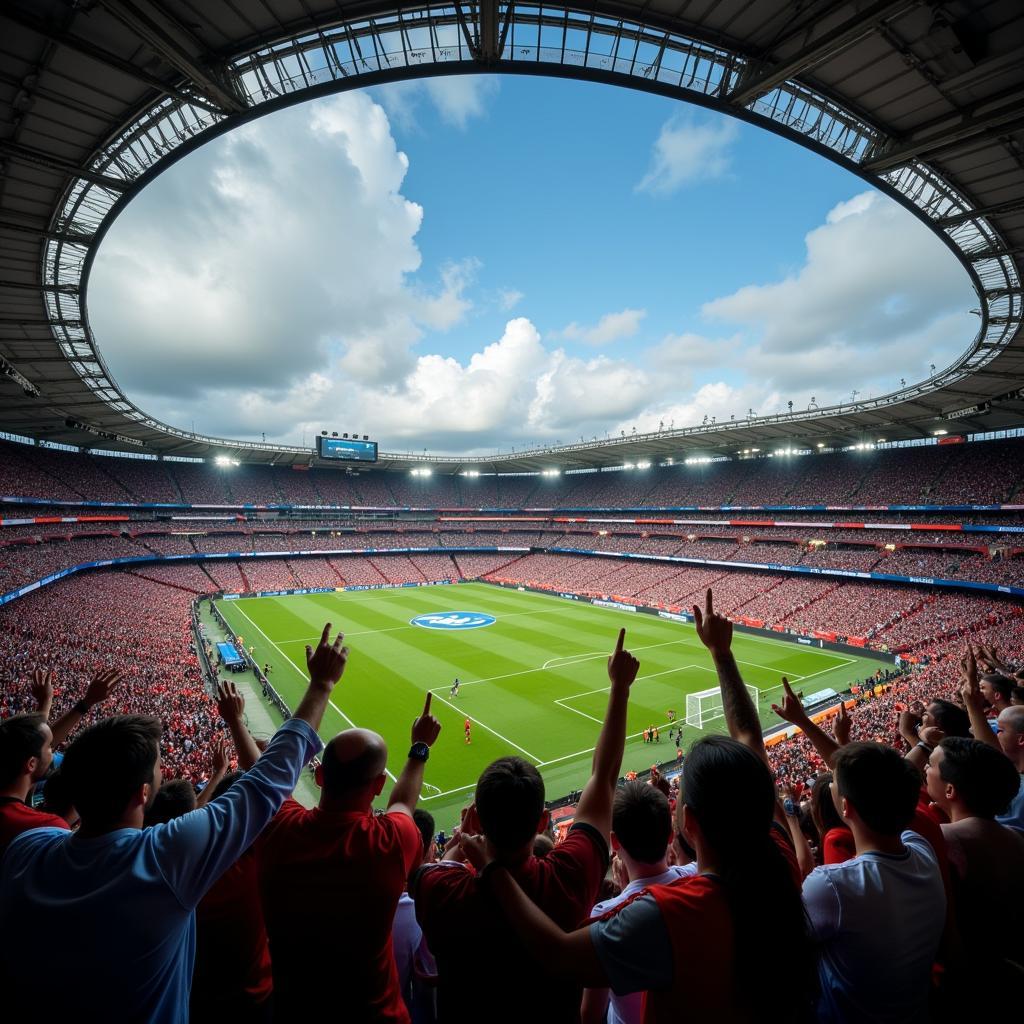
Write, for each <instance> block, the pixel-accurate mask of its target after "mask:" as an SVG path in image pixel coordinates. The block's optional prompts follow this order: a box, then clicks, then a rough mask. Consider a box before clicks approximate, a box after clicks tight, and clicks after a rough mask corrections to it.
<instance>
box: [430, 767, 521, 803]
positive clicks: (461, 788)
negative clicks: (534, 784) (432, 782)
mask: <svg viewBox="0 0 1024 1024" xmlns="http://www.w3.org/2000/svg"><path fill="white" fill-rule="evenodd" d="M538 767H539V766H538ZM467 789H476V783H475V782H471V783H470V784H469V785H468V786H459V787H458V789H446V790H445V791H444V792H443V793H435V794H434V795H433V796H421V797H420V800H421V801H423V800H440V799H441V797H443V796H451V795H452V793H465V792H466V790H467Z"/></svg>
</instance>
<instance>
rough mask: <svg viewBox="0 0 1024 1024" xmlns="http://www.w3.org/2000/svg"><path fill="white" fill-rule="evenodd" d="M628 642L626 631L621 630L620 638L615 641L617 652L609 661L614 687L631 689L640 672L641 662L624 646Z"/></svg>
mask: <svg viewBox="0 0 1024 1024" xmlns="http://www.w3.org/2000/svg"><path fill="white" fill-rule="evenodd" d="M625 642H626V631H625V630H624V629H620V630H619V637H618V639H617V640H616V641H615V650H614V651H613V652H612V654H611V657H610V658H609V659H608V678H609V679H610V680H611V681H612V686H613V687H620V686H625V687H626V688H627V689H629V687H630V686H632V685H633V680H634V679H636V674H637V672H639V671H640V662H639V661H638V660H637V659H636V658H634V657H633V655H632V654H630V653H629V651H627V650H626V649H625V648H624V647H623V646H622V645H623V644H624V643H625Z"/></svg>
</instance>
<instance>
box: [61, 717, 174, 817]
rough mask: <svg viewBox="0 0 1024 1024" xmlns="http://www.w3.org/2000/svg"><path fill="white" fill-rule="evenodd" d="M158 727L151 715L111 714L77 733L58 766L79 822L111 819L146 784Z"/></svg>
mask: <svg viewBox="0 0 1024 1024" xmlns="http://www.w3.org/2000/svg"><path fill="white" fill-rule="evenodd" d="M162 732H163V727H162V726H161V725H160V719H159V718H154V717H153V716H151V715H115V716H113V717H111V718H103V719H101V720H100V721H98V722H97V723H96V724H95V725H91V726H89V728H88V729H86V730H85V731H84V732H82V733H80V734H79V736H78V738H77V739H76V740H75V741H74V743H72V744H71V746H70V747H68V751H67V753H66V754H65V755H64V762H63V763H62V764H61V771H62V772H64V774H65V775H66V777H67V780H68V786H69V789H70V796H71V802H72V803H73V804H74V805H75V808H76V809H77V810H78V813H79V815H81V818H82V822H83V824H85V825H88V826H89V828H91V829H95V828H101V829H102V828H104V827H106V826H109V825H112V824H114V822H116V821H117V820H118V819H119V818H120V817H121V815H122V814H123V813H124V810H125V808H126V807H127V806H128V801H129V800H130V799H131V798H132V796H133V795H134V794H135V793H136V792H137V791H138V789H139V787H140V786H141V785H143V784H144V783H147V782H148V783H152V781H153V772H154V770H155V768H156V762H157V758H158V757H159V754H160V735H161V733H162Z"/></svg>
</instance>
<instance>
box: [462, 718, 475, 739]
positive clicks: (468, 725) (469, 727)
mask: <svg viewBox="0 0 1024 1024" xmlns="http://www.w3.org/2000/svg"><path fill="white" fill-rule="evenodd" d="M464 728H465V730H466V742H467V743H472V742H473V737H472V735H471V733H472V731H473V723H472V722H471V721H470V720H469V719H468V718H467V719H466V724H465V726H464Z"/></svg>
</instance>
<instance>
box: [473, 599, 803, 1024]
mask: <svg viewBox="0 0 1024 1024" xmlns="http://www.w3.org/2000/svg"><path fill="white" fill-rule="evenodd" d="M694 621H695V623H696V626H697V633H698V635H699V636H700V639H701V641H702V642H703V643H704V645H705V646H706V647H707V648H708V649H709V650H710V651H711V654H712V656H713V658H714V661H715V668H716V670H717V672H718V678H719V684H720V686H721V688H722V695H723V707H724V708H725V713H726V722H727V725H728V726H729V732H730V734H731V735H733V736H735V737H737V739H728V738H726V737H722V736H711V737H707V738H705V739H702V740H700V741H699V742H698V743H696V744H694V746H693V748H692V750H691V751H690V754H689V756H688V757H687V758H686V763H685V765H684V768H683V779H684V781H683V786H682V799H681V801H680V804H679V808H678V810H677V814H676V828H677V829H678V831H679V832H680V833H681V834H682V836H683V838H684V839H685V841H686V842H687V843H688V844H689V845H690V846H692V847H693V848H694V849H695V850H696V853H697V868H698V872H699V873H698V874H697V875H694V876H692V877H689V878H682V879H680V880H679V881H677V882H674V883H672V884H670V885H660V886H653V887H652V888H650V889H646V890H644V891H643V892H640V893H638V894H637V895H636V896H635V897H634V898H633V899H631V900H629V901H628V902H627V903H624V904H622V905H621V906H619V907H617V908H616V909H615V910H614V911H612V912H611V913H610V914H608V915H606V917H604V918H601V919H599V920H597V921H595V922H593V923H592V924H591V925H589V927H586V928H579V929H577V930H576V931H570V932H566V931H565V930H564V928H563V927H560V926H559V924H558V923H557V922H555V921H553V920H552V919H551V918H550V917H549V916H548V915H547V914H546V913H545V912H544V909H543V908H542V907H538V906H536V905H535V904H534V902H533V901H532V900H531V899H530V897H529V893H528V891H526V892H524V890H523V888H522V887H521V886H520V885H519V884H518V880H517V879H516V877H515V873H514V871H512V870H510V869H508V868H507V866H506V865H504V864H502V863H501V861H500V860H498V859H497V858H495V856H494V853H493V850H492V849H491V845H490V844H489V843H488V842H486V841H485V840H484V839H483V838H482V837H480V836H472V837H464V838H463V840H462V845H463V849H464V850H465V851H466V853H467V855H468V856H469V857H470V859H471V860H472V862H473V863H474V864H475V865H476V866H477V868H478V870H479V871H480V873H481V874H480V877H481V878H482V879H483V880H484V883H483V886H482V888H483V889H484V890H485V892H486V894H487V896H488V897H489V898H491V899H493V900H494V901H495V903H496V904H497V905H498V906H499V907H500V909H501V910H502V911H503V912H504V915H505V917H506V919H507V920H508V921H509V922H510V923H511V925H512V929H513V930H514V932H515V933H516V934H517V936H518V937H519V939H520V940H521V941H522V942H523V943H524V944H525V945H526V946H527V947H528V948H529V949H530V950H531V951H532V952H533V955H534V957H535V959H536V960H537V962H538V963H539V964H541V965H542V966H543V969H544V970H545V971H547V972H548V973H549V974H550V975H554V976H557V977H560V978H563V979H570V980H573V981H575V982H577V983H579V984H583V985H586V986H587V987H588V988H611V989H612V990H613V991H614V992H616V993H617V994H619V995H626V994H628V993H630V992H644V993H645V997H644V1013H643V1019H644V1022H645V1024H651V1022H658V1024H660V1022H662V1021H664V1022H669V1021H672V1022H675V1021H678V1020H679V1016H680V1012H681V1011H680V1008H683V1010H685V1013H686V1014H687V1016H692V1017H693V1019H694V1020H704V1019H708V1020H710V1019H717V1020H723V1021H735V1022H739V1021H742V1022H746V1021H751V1022H752V1021H755V1020H761V1019H764V1017H765V1007H763V1006H761V1005H760V1002H759V1001H760V1000H761V999H763V998H766V996H765V993H767V992H770V991H771V983H772V979H773V971H774V970H775V966H776V965H775V964H774V963H772V958H770V957H765V956H764V950H765V949H768V948H772V946H773V945H775V946H776V947H777V948H780V949H785V950H786V953H787V960H788V961H789V962H790V963H791V965H792V966H791V967H790V970H789V972H788V975H787V986H786V998H785V1000H783V1001H781V1002H779V1003H778V1005H773V1006H772V1011H773V1012H772V1016H773V1019H777V1020H787V1019H790V1020H802V1019H807V1017H808V1015H809V1012H810V1009H811V1007H812V1006H813V996H814V991H815V985H816V961H815V956H814V953H813V946H812V943H811V939H810V935H809V930H808V924H807V919H806V916H805V914H804V910H803V903H802V901H801V896H800V888H799V878H800V873H799V869H798V867H797V864H796V858H795V857H794V855H793V851H792V849H791V847H790V846H789V844H788V840H787V839H786V837H785V836H784V835H783V834H782V832H781V829H780V828H778V827H777V825H776V824H775V823H774V822H773V819H774V818H775V816H776V815H777V814H779V813H781V811H780V809H779V807H778V804H777V802H776V797H775V783H774V781H773V779H772V776H771V772H770V771H769V770H768V764H767V757H766V755H765V750H764V741H763V739H762V736H761V724H760V721H759V719H758V716H757V709H756V708H755V707H754V704H753V701H752V700H751V699H750V696H749V694H748V692H747V690H746V688H745V687H744V685H743V680H742V678H741V676H740V673H739V670H738V668H737V666H736V661H735V659H734V658H733V656H732V653H731V651H730V644H731V640H732V623H730V622H729V621H728V620H727V619H724V618H723V617H722V616H720V615H717V614H715V612H714V611H713V608H712V596H711V591H708V594H707V603H706V610H705V612H704V613H703V614H702V613H701V612H700V610H699V609H698V608H694ZM767 998H770V996H769V997H767Z"/></svg>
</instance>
